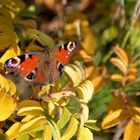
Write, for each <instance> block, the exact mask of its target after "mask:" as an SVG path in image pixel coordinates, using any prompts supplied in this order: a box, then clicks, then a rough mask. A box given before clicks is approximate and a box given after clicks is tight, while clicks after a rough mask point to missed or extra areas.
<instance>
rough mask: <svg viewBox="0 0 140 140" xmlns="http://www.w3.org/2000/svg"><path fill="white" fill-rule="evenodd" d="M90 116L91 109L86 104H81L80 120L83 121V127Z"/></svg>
mask: <svg viewBox="0 0 140 140" xmlns="http://www.w3.org/2000/svg"><path fill="white" fill-rule="evenodd" d="M88 116H89V109H88V106H87V105H86V104H81V109H80V119H81V125H84V123H85V122H86V121H87V120H88Z"/></svg>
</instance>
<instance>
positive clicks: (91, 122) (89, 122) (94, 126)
mask: <svg viewBox="0 0 140 140" xmlns="http://www.w3.org/2000/svg"><path fill="white" fill-rule="evenodd" d="M96 122H97V120H87V121H86V122H85V125H84V126H86V127H88V128H90V129H92V130H95V131H100V128H99V127H98V126H97V124H96Z"/></svg>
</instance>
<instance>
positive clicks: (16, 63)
mask: <svg viewBox="0 0 140 140" xmlns="http://www.w3.org/2000/svg"><path fill="white" fill-rule="evenodd" d="M49 64H50V61H49V51H45V53H44V52H33V53H26V54H22V55H19V56H15V57H13V58H10V59H8V60H7V61H6V62H5V68H6V69H8V70H11V71H14V72H18V73H20V75H21V76H22V77H23V78H24V79H25V80H26V81H28V82H30V83H31V84H33V85H39V84H41V85H42V84H45V83H46V82H47V81H48V80H47V79H46V77H47V76H48V75H49V72H48V73H46V69H47V68H49Z"/></svg>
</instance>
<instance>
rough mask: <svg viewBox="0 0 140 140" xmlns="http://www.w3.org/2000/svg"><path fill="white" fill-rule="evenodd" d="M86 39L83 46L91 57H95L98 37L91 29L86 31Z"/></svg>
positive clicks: (82, 42)
mask: <svg viewBox="0 0 140 140" xmlns="http://www.w3.org/2000/svg"><path fill="white" fill-rule="evenodd" d="M83 34H84V39H83V41H81V44H82V46H83V48H84V50H86V52H87V53H88V54H90V55H93V54H94V53H95V51H96V49H97V45H98V44H97V38H96V36H95V35H94V34H93V32H91V29H90V28H89V27H87V28H85V29H84V32H83Z"/></svg>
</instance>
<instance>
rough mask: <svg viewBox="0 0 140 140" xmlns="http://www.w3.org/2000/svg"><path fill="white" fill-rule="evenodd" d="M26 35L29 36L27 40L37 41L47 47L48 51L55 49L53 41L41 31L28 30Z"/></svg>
mask: <svg viewBox="0 0 140 140" xmlns="http://www.w3.org/2000/svg"><path fill="white" fill-rule="evenodd" d="M26 34H27V35H28V36H29V38H31V39H34V40H37V41H39V42H40V43H41V44H42V46H44V47H45V46H48V47H49V48H50V49H53V48H54V47H55V43H54V40H53V39H52V38H51V37H50V36H48V35H47V34H44V33H43V32H41V31H38V30H35V29H28V30H27V32H26Z"/></svg>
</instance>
